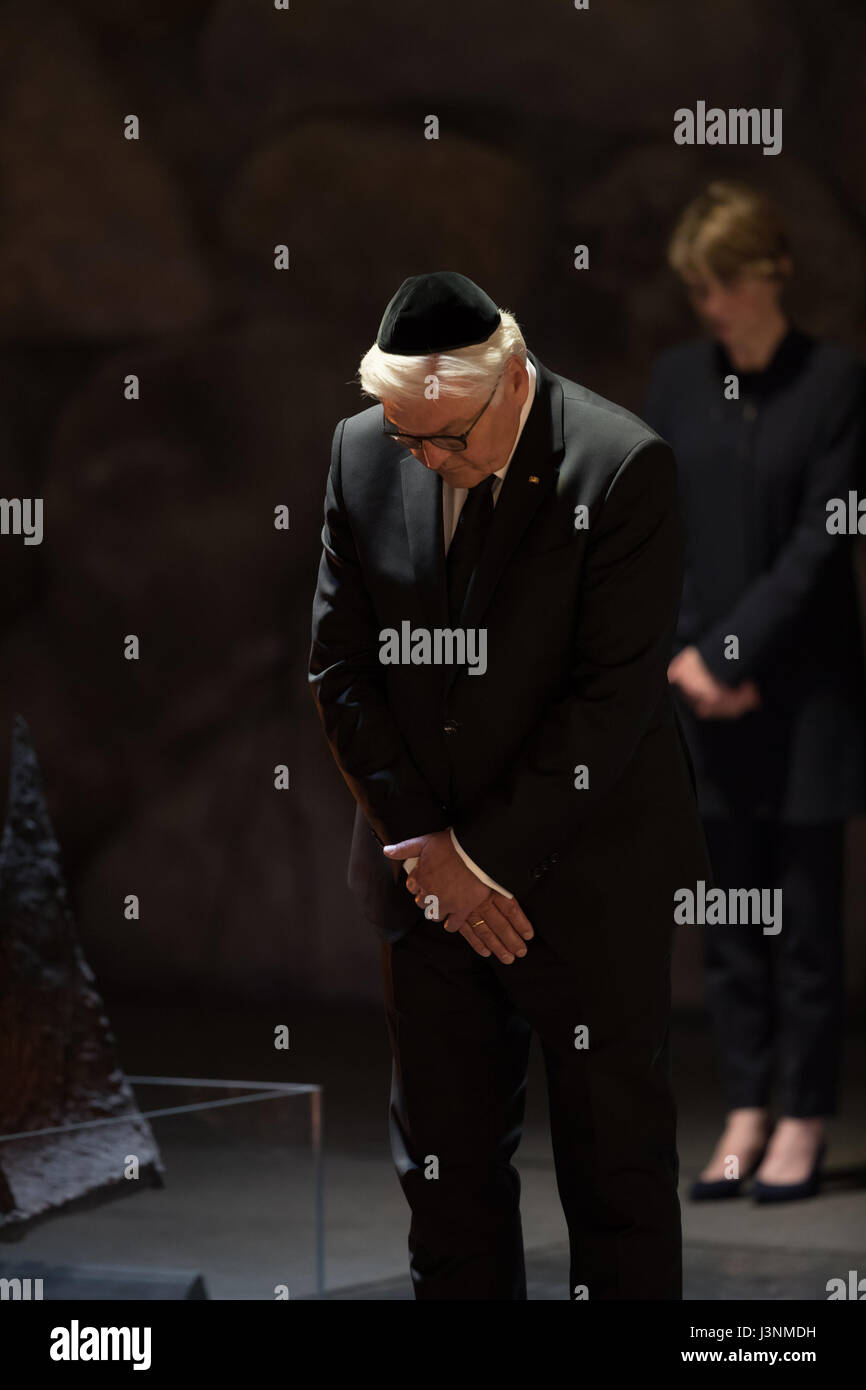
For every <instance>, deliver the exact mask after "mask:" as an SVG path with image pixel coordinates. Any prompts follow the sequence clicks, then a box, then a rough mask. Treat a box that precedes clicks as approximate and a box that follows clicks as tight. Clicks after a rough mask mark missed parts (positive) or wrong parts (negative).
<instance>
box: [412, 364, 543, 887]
mask: <svg viewBox="0 0 866 1390" xmlns="http://www.w3.org/2000/svg"><path fill="white" fill-rule="evenodd" d="M526 370H527V373H528V375H529V390H528V391H527V393H526V400H525V401H524V402H523V405H522V407H521V410H520V420H519V422H518V425H517V434H516V435H515V436H514V443H513V444H512V446H511V452H510V453H509V455H508V458H507V459H506V460H505V462H504V463H503V465H502V467H501V468H497V469H496V471H495V473H494V479H495V481H494V483H493V487H492V489H491V496H492V497H493V505H494V507H495V506H496V502H497V499H498V497H499V494H500V492H501V491H502V483H503V481H504V479H505V475H506V473H507V472H508V466H509V464H510V463H511V460H512V457H513V455H514V450H515V449H516V448H517V441H518V440H519V438H520V436H521V434H522V433H523V426H524V425H525V424H526V417H527V415H528V414H529V408H530V406H531V405H532V402H533V401H534V399H535V375H536V373H535V368H534V366H533V365H532V363H531V362H530V360H529V358H528V357H527V359H526ZM468 493H469V489H468V488H465V487H451V485H450V484H449V483H446V482H443V483H442V521H443V525H444V527H445V553H446V555H447V553H448V550H449V547H450V545H451V541H452V539H453V537H454V532H455V530H456V529H457V522H458V520H459V519H460V512H461V509H462V507H463V503H464V502H465V501H466V498H467V495H468ZM449 830H450V831H451V840H452V843H453V845H454V848H455V849H456V851H457V853H458V854H459V855H460V858H461V859H462V860H463V862H464V864H466V866H467V868H470V869H471V870H472V872H473V873H474V874H475V875H476V877H477V878H480V879H481V882H482V883H486V884H487V886H488V887H489V888H494V889H495V890H496V892H497V893H502V895H503V897H506V898H513V897H514V894H513V893H510V892H509V891H508V889H507V888H503V887H502V884H501V883H497V882H496V880H495V879H492V878H490V876H489V875H488V874H486V873H485V872H484V870H483V869H481V868H479V866H478V865H477V864H476V863H475V861H474V860H473V859H470V858H469V855H468V854H467V853H466V851H465V849H464V848H463V846H462V845H461V844H460V842H459V840H458V839H457V836H456V835H455V834H454V830H453V829H452V828H451V827H450V826H449ZM417 863H418V859H417V857H415V858H413V859H404V860H403V867H404V869H405V870H406V873H407V874H410V873H411V872H412V870H413V869H414V867H415V865H416V864H417Z"/></svg>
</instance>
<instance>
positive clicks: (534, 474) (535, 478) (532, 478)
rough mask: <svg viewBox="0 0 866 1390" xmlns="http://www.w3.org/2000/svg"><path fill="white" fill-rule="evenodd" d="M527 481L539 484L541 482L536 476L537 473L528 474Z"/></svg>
mask: <svg viewBox="0 0 866 1390" xmlns="http://www.w3.org/2000/svg"><path fill="white" fill-rule="evenodd" d="M529 481H530V482H531V483H540V482H541V479H540V478H539V476H538V474H537V473H530V475H529Z"/></svg>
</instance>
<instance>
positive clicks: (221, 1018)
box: [0, 1002, 866, 1301]
mask: <svg viewBox="0 0 866 1390" xmlns="http://www.w3.org/2000/svg"><path fill="white" fill-rule="evenodd" d="M109 1011H110V1016H111V1020H112V1025H113V1028H114V1030H115V1034H116V1036H117V1038H118V1042H119V1046H120V1052H121V1058H122V1061H123V1065H124V1067H125V1069H126V1071H127V1072H128V1073H130V1074H148V1075H167V1076H184V1077H196V1076H198V1077H225V1078H233V1079H243V1080H254V1081H257V1080H262V1081H265V1082H267V1081H293V1082H316V1083H319V1084H320V1085H322V1086H323V1088H324V1097H325V1102H324V1114H325V1124H324V1135H325V1165H324V1175H325V1181H324V1193H325V1200H324V1211H325V1289H326V1293H325V1297H326V1298H328V1299H333V1300H343V1301H348V1300H365V1301H366V1300H392V1299H398V1300H399V1299H411V1298H412V1292H411V1286H410V1282H409V1277H408V1272H407V1256H406V1236H407V1229H408V1208H407V1207H406V1205H405V1202H404V1199H403V1196H402V1193H401V1191H400V1188H399V1186H398V1184H397V1180H396V1177H395V1175H394V1172H393V1169H392V1167H391V1161H390V1154H389V1152H388V1147H387V1129H386V1112H387V1099H388V1084H389V1054H388V1044H387V1035H386V1032H385V1027H384V1020H383V1016H382V1015H381V1013H380V1011H379V1010H378V1009H370V1008H369V1007H361V1006H357V1005H340V1004H333V1003H329V1004H320V1003H317V1004H311V1003H309V1002H305V1003H287V1004H285V1005H281V1006H280V1007H279V1008H278V1009H275V1008H274V1007H272V1006H262V1007H258V1008H246V1009H240V1010H239V1009H231V1010H230V1009H204V1008H200V1007H197V1006H189V1007H187V1006H182V1005H172V1006H168V1005H165V1004H162V1005H160V1006H159V1007H157V1008H147V1007H144V1006H142V1005H131V1004H129V1005H125V1006H121V1005H120V1004H118V1003H117V1002H114V1003H113V1004H112V1003H111V1002H109ZM278 1023H286V1024H287V1025H288V1026H289V1028H290V1036H291V1049H290V1051H289V1052H288V1053H281V1052H275V1050H274V1047H273V1041H272V1040H273V1029H274V1027H275V1025H276V1024H278ZM864 1063H866V1034H863V1033H859V1034H853V1033H852V1032H851V1031H850V1030H849V1036H848V1041H847V1045H846V1061H845V1082H844V1088H843V1101H842V1106H841V1108H840V1114H839V1116H838V1117H837V1118H836V1119H835V1120H834V1121H833V1122H832V1126H831V1128H830V1130H829V1151H828V1156H827V1168H828V1175H827V1180H826V1182H825V1185H824V1188H823V1190H822V1192H821V1194H820V1195H819V1196H818V1197H816V1198H813V1199H811V1200H809V1201H805V1202H798V1203H794V1204H786V1205H780V1206H778V1207H773V1206H756V1205H755V1204H753V1203H752V1202H750V1201H749V1200H748V1198H746V1197H744V1198H737V1199H733V1200H729V1201H726V1202H722V1203H701V1204H698V1205H692V1204H691V1203H689V1202H688V1200H687V1198H686V1197H685V1192H686V1189H687V1186H688V1183H689V1182H690V1180H691V1178H692V1177H693V1176H694V1175H695V1174H696V1173H697V1171H698V1169H699V1168H700V1167H701V1166H702V1164H703V1162H704V1161H705V1158H706V1156H707V1155H708V1153H709V1150H710V1149H711V1147H712V1145H713V1143H714V1142H715V1138H716V1134H717V1129H718V1125H719V1122H720V1119H721V1115H722V1103H721V1099H720V1095H719V1092H718V1088H717V1085H716V1082H715V1078H714V1074H713V1066H712V1058H711V1055H710V1049H709V1045H708V1040H707V1035H706V1028H705V1024H704V1021H703V1019H701V1018H699V1017H678V1018H677V1020H676V1025H675V1033H674V1078H675V1084H676V1088H677V1094H678V1098H679V1113H680V1159H681V1167H682V1179H683V1186H682V1195H683V1226H684V1235H685V1297H686V1298H688V1299H709V1300H715V1299H736V1298H739V1299H807V1300H809V1299H812V1300H815V1299H825V1298H826V1291H825V1288H826V1281H827V1280H828V1279H829V1278H833V1277H842V1278H845V1279H847V1278H848V1272H849V1270H850V1269H857V1270H858V1271H859V1276H860V1277H862V1276H863V1275H866V1105H864V1099H866V1065H864ZM292 1105H293V1107H294V1110H293V1117H292V1121H291V1125H290V1126H289V1127H288V1128H287V1129H286V1131H285V1135H284V1136H283V1135H282V1133H281V1136H280V1138H279V1140H278V1139H277V1137H276V1136H275V1135H273V1134H272V1133H269V1132H268V1129H267V1125H266V1124H265V1123H264V1122H263V1121H261V1120H259V1121H258V1122H257V1124H253V1123H252V1120H251V1118H250V1121H249V1122H248V1121H247V1120H246V1119H245V1118H243V1117H242V1118H241V1119H237V1118H236V1119H235V1120H233V1121H232V1123H231V1124H229V1125H228V1126H227V1128H225V1130H222V1129H221V1128H220V1125H221V1123H222V1122H220V1121H218V1120H217V1119H214V1118H213V1117H214V1116H219V1115H226V1114H227V1113H228V1114H231V1115H233V1116H235V1117H237V1116H239V1115H240V1111H241V1110H243V1109H244V1107H241V1108H240V1110H232V1111H230V1112H225V1111H216V1112H213V1111H212V1112H209V1113H210V1115H211V1117H212V1118H211V1121H210V1122H209V1124H208V1126H207V1127H206V1129H205V1131H204V1134H203V1136H202V1135H199V1136H198V1137H190V1134H189V1133H187V1132H185V1131H184V1130H183V1128H182V1127H172V1126H173V1124H174V1122H173V1121H170V1120H169V1121H167V1120H157V1121H155V1122H154V1123H155V1126H156V1133H157V1138H158V1140H159V1142H160V1144H161V1146H162V1148H163V1154H164V1157H165V1160H166V1165H167V1183H166V1187H165V1188H164V1189H162V1190H158V1191H157V1190H148V1191H138V1192H134V1193H132V1194H131V1195H129V1196H124V1197H123V1198H122V1199H121V1200H116V1201H109V1202H105V1203H103V1204H101V1205H99V1206H97V1207H95V1208H93V1207H91V1208H89V1209H86V1210H70V1211H66V1212H64V1213H62V1214H60V1215H57V1216H53V1217H51V1218H50V1219H48V1220H45V1221H43V1222H40V1223H39V1224H37V1225H35V1226H34V1227H33V1228H32V1229H30V1230H28V1231H27V1232H26V1233H25V1235H24V1237H23V1239H21V1240H19V1241H17V1242H16V1243H14V1244H11V1243H7V1244H4V1245H2V1246H0V1263H2V1265H3V1269H2V1271H0V1272H2V1273H4V1274H7V1273H9V1272H10V1270H13V1271H14V1267H15V1265H16V1262H17V1264H18V1265H21V1266H23V1264H24V1263H25V1262H29V1261H41V1262H44V1263H45V1264H49V1265H51V1264H53V1265H55V1266H60V1265H63V1266H67V1268H68V1267H69V1266H75V1265H78V1266H80V1265H86V1266H88V1270H89V1273H90V1282H91V1285H92V1286H93V1287H104V1280H105V1278H106V1277H109V1278H110V1274H109V1275H106V1273H105V1272H106V1270H108V1271H110V1269H111V1267H112V1266H114V1267H117V1268H118V1269H123V1271H124V1274H123V1277H122V1278H121V1277H120V1276H118V1281H117V1292H116V1295H115V1296H116V1297H118V1298H120V1297H124V1296H130V1295H125V1294H124V1292H123V1286H124V1281H126V1282H127V1283H130V1286H132V1284H133V1283H134V1281H135V1278H136V1277H137V1275H141V1277H142V1278H143V1277H145V1276H146V1273H147V1271H148V1270H153V1271H154V1272H155V1275H156V1276H157V1277H158V1278H162V1279H165V1278H166V1277H167V1274H166V1271H182V1272H184V1273H185V1275H187V1276H188V1282H187V1287H188V1286H189V1281H191V1280H195V1278H196V1277H197V1276H201V1278H202V1279H203V1281H204V1286H205V1288H206V1291H207V1294H208V1296H209V1297H211V1298H241V1299H249V1298H253V1299H256V1298H273V1296H274V1293H273V1290H274V1287H275V1286H276V1285H277V1284H284V1285H285V1286H286V1287H287V1288H288V1289H289V1290H290V1296H291V1297H293V1298H310V1297H315V1261H314V1253H315V1245H314V1234H315V1232H314V1217H315V1204H314V1189H313V1170H312V1167H311V1165H310V1163H309V1161H308V1159H307V1157H306V1154H305V1150H304V1143H305V1136H306V1134H307V1132H308V1113H309V1112H308V1108H307V1106H306V1102H305V1101H304V1102H301V1101H297V1102H293V1103H292ZM247 1109H248V1110H249V1111H250V1116H251V1115H252V1112H253V1111H256V1110H258V1107H256V1106H252V1107H247ZM245 1125H246V1126H247V1130H246V1131H245V1128H244V1126H245ZM515 1161H516V1163H517V1166H518V1168H519V1170H520V1173H521V1180H522V1200H521V1206H522V1212H523V1228H524V1241H525V1245H526V1250H527V1277H528V1285H529V1296H530V1298H532V1299H552V1300H565V1299H567V1296H568V1295H567V1283H568V1253H567V1246H566V1244H565V1228H564V1222H563V1217H562V1212H561V1209H560V1206H559V1201H558V1198H557V1194H556V1186H555V1182H554V1176H553V1167H552V1158H551V1154H550V1146H549V1139H548V1133H547V1107H546V1094H545V1087H544V1076H543V1068H542V1065H541V1058H540V1053H539V1052H538V1050H537V1049H535V1048H534V1050H533V1056H532V1064H531V1073H530V1085H529V1098H528V1105H527V1121H526V1126H525V1130H524V1136H523V1140H522V1142H521V1145H520V1148H519V1149H518V1152H517V1156H516V1160H515ZM100 1281H102V1283H101V1284H100ZM130 1281H131V1282H130ZM64 1287H65V1286H64ZM46 1296H48V1295H46ZM67 1296H68V1295H67ZM82 1296H94V1295H92V1294H91V1295H85V1294H83V1295H82ZM101 1296H104V1294H103V1295H101ZM154 1296H159V1295H158V1294H156V1295H154ZM165 1296H178V1295H177V1294H176V1293H175V1294H172V1295H165Z"/></svg>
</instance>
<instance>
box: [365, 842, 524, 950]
mask: <svg viewBox="0 0 866 1390" xmlns="http://www.w3.org/2000/svg"><path fill="white" fill-rule="evenodd" d="M384 853H385V854H386V855H387V856H388V858H389V859H413V858H415V857H416V856H417V861H418V862H417V863H416V864H415V865H414V866H413V867H412V869H411V871H410V872H409V874H408V875H407V878H406V883H405V887H406V889H407V891H408V892H409V893H411V894H412V896H413V897H414V899H415V902H416V903H417V904H418V906H419V907H421V908H423V909H424V911H425V913H426V915H427V916H428V917H432V920H433V921H437V922H440V921H441V922H442V923H443V925H444V927H445V930H446V931H449V932H459V933H460V935H461V936H463V937H465V938H466V940H467V941H468V942H469V945H470V946H471V947H472V949H473V950H474V951H476V952H477V953H478V955H479V956H489V955H491V954H492V955H495V956H496V958H497V960H500V961H501V962H502V963H503V965H511V964H512V962H513V961H514V958H515V956H525V955H526V942H527V941H529V940H531V938H532V936H533V934H534V933H533V930H532V924H531V923H530V921H529V919H528V918H527V916H526V915H525V913H524V912H523V910H522V908H521V907H520V904H519V903H518V901H517V899H516V898H506V897H505V896H504V894H502V893H499V892H497V891H496V889H493V888H489V887H488V885H487V884H486V883H482V881H481V879H480V878H478V877H477V876H476V875H475V874H474V873H473V872H472V870H471V869H470V868H468V867H467V865H466V864H465V863H464V862H463V860H462V859H461V857H460V855H459V854H458V853H457V851H456V849H455V848H454V842H453V841H452V839H451V835H450V832H449V831H447V830H436V831H433V832H432V833H431V834H429V835H416V836H415V838H414V839H412V840H401V841H400V842H399V843H398V844H396V845H385V847H384ZM482 919H483V920H482ZM473 923H475V924H479V925H473Z"/></svg>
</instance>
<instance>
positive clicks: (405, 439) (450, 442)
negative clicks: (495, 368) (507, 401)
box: [382, 371, 505, 454]
mask: <svg viewBox="0 0 866 1390" xmlns="http://www.w3.org/2000/svg"><path fill="white" fill-rule="evenodd" d="M504 375H505V373H504V371H503V372H500V373H499V376H498V377H497V378H496V385H495V386H494V388H493V390H492V391H491V392H490V395H489V396H488V397H487V400H486V401H485V402H484V404H483V406H482V407H481V409H480V410H479V412H478V414H477V415H476V416H475V419H474V420H473V421H472V423H471V425H470V426H469V428H468V429H466V430H464V431H463V433H462V434H398V433H397V432H396V430H394V429H390V430H389V429H387V428H385V429H383V431H382V433H383V434H384V435H385V437H386V438H387V439H393V440H394V442H395V444H405V446H406V447H407V449H416V448H417V447H418V445H419V444H423V442H424V440H425V439H428V440H429V441H430V443H431V444H434V445H435V446H436V448H437V449H448V450H449V452H450V453H452V454H457V453H460V451H461V450H462V449H465V448H466V440H467V439H468V437H469V435H470V433H471V431H472V430H474V428H475V426H476V425H477V424H478V421H479V420H480V419H481V416H482V415H483V414H484V412H485V410H486V409H487V407H488V406H489V404H490V402H491V401H492V400H493V397H494V396H495V395H496V392H497V389H498V387H499V383H500V381H501V380H502V378H503V377H504ZM385 424H386V426H387V424H388V421H387V420H386V421H385Z"/></svg>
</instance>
